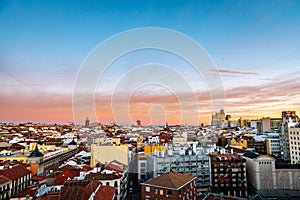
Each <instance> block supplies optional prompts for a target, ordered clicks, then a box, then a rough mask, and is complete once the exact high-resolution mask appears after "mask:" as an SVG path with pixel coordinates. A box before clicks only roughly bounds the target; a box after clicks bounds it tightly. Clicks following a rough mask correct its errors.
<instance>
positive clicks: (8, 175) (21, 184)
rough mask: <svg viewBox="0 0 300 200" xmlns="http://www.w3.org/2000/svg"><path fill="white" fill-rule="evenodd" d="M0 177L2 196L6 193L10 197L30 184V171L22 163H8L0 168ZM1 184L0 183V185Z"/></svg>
mask: <svg viewBox="0 0 300 200" xmlns="http://www.w3.org/2000/svg"><path fill="white" fill-rule="evenodd" d="M0 177H2V179H1V180H2V182H3V183H2V184H3V186H2V187H3V189H4V190H3V191H1V192H2V195H3V196H4V197H5V196H6V195H8V197H9V198H11V197H13V196H14V195H15V194H17V193H19V192H21V191H22V190H25V189H26V188H27V187H28V186H29V185H30V181H31V171H30V170H28V169H26V168H25V167H24V166H22V165H14V166H10V165H9V164H8V165H7V166H4V168H3V169H1V170H0ZM4 177H5V178H4ZM8 180H9V181H8ZM2 184H1V183H0V185H2ZM0 194H1V193H0Z"/></svg>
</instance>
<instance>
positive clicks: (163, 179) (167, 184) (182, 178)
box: [142, 171, 196, 190]
mask: <svg viewBox="0 0 300 200" xmlns="http://www.w3.org/2000/svg"><path fill="white" fill-rule="evenodd" d="M195 179H196V177H194V176H189V175H186V174H181V173H178V172H174V171H170V172H168V173H165V174H162V175H160V176H157V177H155V178H153V179H150V180H148V181H146V182H145V183H142V184H143V185H151V186H156V187H163V188H171V189H175V190H178V189H180V188H181V187H183V186H184V185H186V184H188V183H190V182H191V181H193V180H195Z"/></svg>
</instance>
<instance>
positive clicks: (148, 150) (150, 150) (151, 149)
mask: <svg viewBox="0 0 300 200" xmlns="http://www.w3.org/2000/svg"><path fill="white" fill-rule="evenodd" d="M144 152H145V155H148V154H154V153H156V152H160V153H166V146H165V145H160V144H155V145H149V144H146V145H145V146H144Z"/></svg>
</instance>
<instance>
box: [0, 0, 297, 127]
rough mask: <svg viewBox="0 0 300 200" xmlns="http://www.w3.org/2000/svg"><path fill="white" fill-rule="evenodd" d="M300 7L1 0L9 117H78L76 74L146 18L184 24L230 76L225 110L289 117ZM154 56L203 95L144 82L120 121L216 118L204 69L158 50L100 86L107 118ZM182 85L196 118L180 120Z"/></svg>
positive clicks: (123, 66)
mask: <svg viewBox="0 0 300 200" xmlns="http://www.w3.org/2000/svg"><path fill="white" fill-rule="evenodd" d="M299 9H300V2H299V1H243V2H236V1H190V2H187V3H186V2H184V1H175V2H173V1H172V2H171V1H170V2H169V1H164V2H163V3H161V2H160V1H151V2H140V1H131V2H130V3H128V2H127V3H126V2H119V1H114V2H109V1H102V2H98V1H88V2H85V1H79V2H78V3H76V4H72V2H71V1H59V2H55V3H53V2H51V1H42V2H40V1H1V3H0V25H1V27H3V28H2V31H1V32H0V37H1V45H0V85H1V98H0V109H1V114H0V121H8V122H9V121H12V122H27V121H33V122H62V123H66V122H71V121H72V120H73V113H72V92H73V89H74V82H75V80H76V76H77V74H78V71H79V70H80V67H81V65H82V63H83V62H84V60H85V59H86V58H87V57H88V55H89V53H90V52H91V51H92V50H93V49H94V48H95V47H96V46H97V45H99V44H100V43H101V42H103V41H105V40H106V39H107V38H110V37H111V36H113V35H115V34H118V33H120V32H123V31H127V30H130V29H135V28H143V27H161V28H166V29H170V30H175V31H178V32H180V33H182V34H185V35H186V36H188V37H190V38H192V39H193V40H195V41H196V42H197V43H199V44H200V45H201V46H202V47H203V49H204V50H205V51H206V52H207V54H208V55H209V56H210V57H211V59H212V60H213V61H214V63H215V65H216V67H217V69H216V70H215V72H217V73H219V75H220V77H221V79H222V81H223V86H224V90H225V93H226V107H225V108H224V109H225V112H226V114H227V113H228V114H231V115H232V116H233V117H234V118H239V117H244V118H248V119H258V118H261V117H280V115H281V111H283V110H295V111H296V112H297V113H299V112H300V103H299V102H298V100H299V99H300V93H299V88H300V78H299V75H300V71H299V65H300V60H299V52H300V51H299V50H300V49H299V47H300V39H299V37H298V35H299V34H300V26H299V20H300V14H299V12H298V11H299ZM145 63H160V64H163V65H167V66H169V67H170V68H172V69H173V70H175V71H176V72H177V73H178V74H180V75H181V76H182V77H183V78H184V80H186V81H187V82H188V83H189V85H190V86H191V88H192V90H193V92H194V94H191V93H188V94H185V91H178V94H173V93H172V92H171V91H169V90H167V89H166V88H164V87H161V86H159V85H155V84H152V85H151V84H150V85H146V86H141V87H140V88H137V89H136V91H135V93H134V94H132V98H131V101H130V102H129V103H130V105H131V107H130V114H131V119H124V121H121V123H129V121H130V120H131V121H133V122H135V121H136V119H141V120H142V123H145V124H148V123H150V122H152V123H159V122H161V124H164V123H165V121H168V122H169V123H170V124H176V123H187V124H198V123H199V122H205V123H210V116H211V114H212V110H211V97H210V93H209V92H210V91H209V90H208V89H207V86H206V85H205V81H204V80H203V77H201V76H199V74H197V73H196V72H195V70H194V69H193V67H192V66H190V65H189V64H188V63H186V62H184V61H183V60H182V59H180V58H178V57H176V56H174V55H172V54H170V53H166V52H159V51H154V50H143V51H137V52H132V53H130V54H128V55H124V56H122V57H120V58H119V59H118V60H116V61H115V62H114V63H112V64H111V66H110V68H109V69H108V70H107V71H106V72H105V74H104V76H103V78H102V79H101V80H100V81H99V85H98V88H97V90H96V91H95V106H96V112H97V118H98V121H99V122H103V123H111V122H114V117H113V114H112V112H111V110H110V109H111V107H110V106H111V97H112V95H113V92H114V91H115V87H116V85H117V84H118V83H119V82H120V80H121V78H122V77H123V76H124V74H126V73H128V71H130V70H132V69H133V68H134V67H136V66H139V65H142V64H145ZM143 75H144V74H143ZM144 76H146V75H144ZM147 76H157V75H156V74H155V73H154V72H153V74H147ZM167 78H168V80H169V81H173V80H172V77H167ZM124 92H126V91H124ZM179 93H180V95H182V96H183V99H182V100H181V101H182V102H179V103H184V104H186V105H194V104H197V106H199V109H198V110H189V111H190V112H191V113H190V118H189V121H181V120H180V113H181V112H182V110H181V108H180V105H179V103H178V98H177V97H178V95H179ZM191 95H195V96H196V99H197V101H196V102H195V101H194V100H191ZM149 112H150V114H151V116H152V117H153V119H152V121H151V120H150V117H149ZM87 115H89V114H86V115H85V116H82V122H84V119H85V118H86V117H87ZM199 115H200V119H199V118H198V116H199ZM89 117H90V116H89Z"/></svg>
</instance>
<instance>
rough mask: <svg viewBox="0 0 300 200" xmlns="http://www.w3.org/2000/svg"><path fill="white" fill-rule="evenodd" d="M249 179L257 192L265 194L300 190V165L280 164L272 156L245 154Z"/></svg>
mask: <svg viewBox="0 0 300 200" xmlns="http://www.w3.org/2000/svg"><path fill="white" fill-rule="evenodd" d="M243 156H244V158H245V159H246V161H247V177H248V182H249V184H250V185H251V187H253V188H254V190H255V192H257V193H261V194H264V193H266V192H268V193H276V192H277V191H281V190H289V191H291V190H300V179H299V177H300V165H290V164H288V165H287V164H278V163H276V159H275V158H273V157H271V156H270V155H259V154H257V153H253V152H249V153H245V154H244V155H243Z"/></svg>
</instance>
